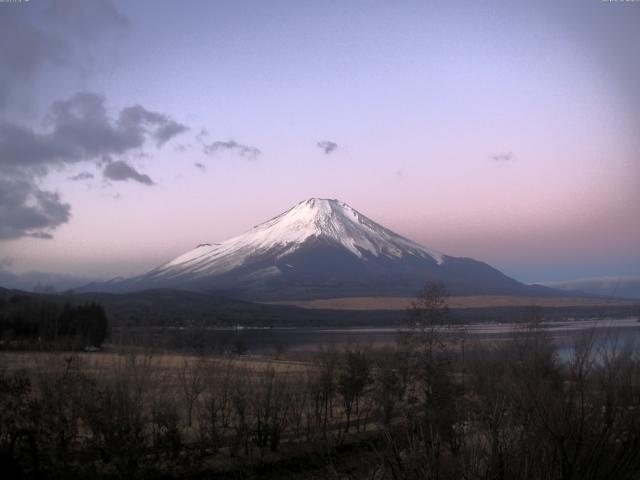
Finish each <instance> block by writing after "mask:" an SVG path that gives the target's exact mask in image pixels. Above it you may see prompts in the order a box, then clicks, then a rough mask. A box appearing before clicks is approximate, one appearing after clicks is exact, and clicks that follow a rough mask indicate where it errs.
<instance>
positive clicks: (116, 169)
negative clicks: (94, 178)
mask: <svg viewBox="0 0 640 480" xmlns="http://www.w3.org/2000/svg"><path fill="white" fill-rule="evenodd" d="M103 175H104V177H105V178H107V179H109V180H113V181H116V182H120V181H125V180H134V181H136V182H139V183H142V184H144V185H155V184H154V183H153V180H151V178H150V177H149V176H148V175H145V174H143V173H140V172H138V171H137V170H136V169H135V168H133V167H132V166H131V165H129V164H128V163H127V162H125V161H123V160H116V161H115V162H110V163H108V164H107V166H106V167H104V170H103Z"/></svg>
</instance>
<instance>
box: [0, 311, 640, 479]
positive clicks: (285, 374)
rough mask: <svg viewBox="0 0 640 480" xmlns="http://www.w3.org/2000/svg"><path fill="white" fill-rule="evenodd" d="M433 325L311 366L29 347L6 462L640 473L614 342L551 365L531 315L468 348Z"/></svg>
mask: <svg viewBox="0 0 640 480" xmlns="http://www.w3.org/2000/svg"><path fill="white" fill-rule="evenodd" d="M440 324H441V319H439V318H436V317H434V318H432V319H431V320H429V319H425V318H421V319H420V320H419V321H417V322H416V323H415V324H414V326H413V329H412V330H411V331H410V332H409V333H408V334H406V335H404V336H403V337H402V338H401V341H400V342H399V344H398V347H397V348H395V349H393V350H388V351H371V350H368V349H365V348H361V347H358V346H353V347H351V348H348V349H346V350H345V351H341V352H337V351H335V350H332V351H327V352H325V353H324V354H321V355H319V356H318V358H317V359H316V361H315V362H314V363H313V364H310V365H306V366H304V365H298V364H291V365H288V366H287V365H282V364H271V365H265V364H264V363H263V362H258V363H248V362H247V361H243V360H234V359H233V358H221V357H179V358H176V357H171V358H168V357H167V358H165V357H162V356H160V357H153V356H144V355H128V356H113V357H107V356H106V355H105V356H104V358H103V357H102V356H98V357H95V356H94V357H90V356H85V357H81V356H75V355H70V356H65V355H61V354H58V355H48V356H46V357H43V356H42V355H40V356H38V357H34V362H35V368H33V369H30V370H29V371H28V373H27V374H3V375H0V450H1V452H2V456H1V457H0V458H1V461H2V462H3V463H2V465H1V467H2V471H3V472H4V471H15V472H19V471H22V472H24V474H25V475H27V478H30V477H29V475H31V476H33V475H35V472H36V470H37V471H38V472H39V475H40V477H41V478H90V477H91V478H157V477H159V476H164V477H165V478H184V477H190V476H192V475H197V476H198V477H197V478H216V477H217V476H220V475H223V474H224V478H280V477H283V476H284V477H286V476H287V474H288V472H289V473H290V474H291V478H362V479H366V478H371V479H531V480H543V479H545V480H546V479H559V480H571V479H576V480H577V479H614V478H615V479H634V478H639V476H640V454H639V453H638V452H640V410H639V408H640V361H639V359H638V356H637V354H636V353H635V352H634V351H632V350H631V349H627V348H617V347H616V345H614V344H612V343H609V344H608V345H607V348H606V349H603V350H599V349H598V348H596V347H595V345H596V344H595V343H594V339H593V338H592V337H590V336H586V337H585V338H584V339H583V340H582V341H581V342H579V343H578V344H577V345H576V347H575V348H574V349H573V352H572V354H571V355H570V356H568V357H564V358H563V359H562V360H561V359H560V357H559V355H558V353H557V352H556V350H555V348H554V346H553V343H552V341H551V339H550V338H549V336H548V334H547V332H546V331H545V330H544V329H542V328H540V327H539V326H537V325H532V326H531V327H529V328H526V329H524V330H523V331H522V332H520V333H519V334H518V335H517V336H516V337H515V338H514V339H512V340H509V341H503V342H500V343H499V344H497V345H489V344H485V345H483V344H469V342H466V343H465V342H462V341H461V340H462V339H463V338H464V336H463V334H464V332H460V331H458V332H455V333H456V334H455V335H450V334H449V333H450V332H449V333H447V334H446V335H444V334H443V332H447V331H446V329H445V330H443V328H441V325H440ZM99 358H101V360H99V361H100V362H102V363H100V364H99V365H98V364H97V363H96V362H98V360H97V359H99ZM92 362H93V363H92ZM296 459H297V460H296ZM305 462H307V463H305ZM265 465H267V466H269V467H268V468H266V467H265ZM305 465H307V466H306V467H305ZM11 469H13V470H11ZM294 471H295V475H294ZM271 472H277V477H275V476H273V475H275V474H273V473H271ZM3 478H5V477H4V476H3Z"/></svg>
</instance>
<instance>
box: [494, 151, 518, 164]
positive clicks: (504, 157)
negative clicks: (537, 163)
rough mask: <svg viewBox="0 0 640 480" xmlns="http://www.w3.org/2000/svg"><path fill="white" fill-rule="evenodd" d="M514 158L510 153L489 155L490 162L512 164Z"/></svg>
mask: <svg viewBox="0 0 640 480" xmlns="http://www.w3.org/2000/svg"><path fill="white" fill-rule="evenodd" d="M515 159H516V156H515V155H514V154H513V153H512V152H504V153H496V154H494V155H491V160H493V161H494V162H513V161H514V160H515Z"/></svg>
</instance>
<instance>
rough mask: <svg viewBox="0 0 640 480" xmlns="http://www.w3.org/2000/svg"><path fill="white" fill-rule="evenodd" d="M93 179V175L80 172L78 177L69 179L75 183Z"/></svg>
mask: <svg viewBox="0 0 640 480" xmlns="http://www.w3.org/2000/svg"><path fill="white" fill-rule="evenodd" d="M92 178H93V173H90V172H80V173H78V174H77V175H73V176H71V177H69V180H73V181H74V182H78V181H80V180H91V179H92Z"/></svg>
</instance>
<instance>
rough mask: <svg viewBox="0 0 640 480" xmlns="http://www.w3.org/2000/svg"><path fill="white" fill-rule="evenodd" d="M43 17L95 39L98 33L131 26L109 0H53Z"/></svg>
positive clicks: (68, 30)
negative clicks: (88, 0)
mask: <svg viewBox="0 0 640 480" xmlns="http://www.w3.org/2000/svg"><path fill="white" fill-rule="evenodd" d="M45 17H46V19H47V20H48V21H49V22H50V24H51V25H52V26H54V27H59V28H60V29H63V30H64V31H65V32H68V33H71V34H73V35H76V36H79V37H81V38H83V39H95V38H96V36H97V35H98V34H99V33H104V32H106V31H110V30H112V31H124V30H128V29H129V28H130V27H131V21H130V20H129V19H128V18H127V17H126V16H125V15H123V14H122V13H120V12H119V11H118V10H117V9H116V8H115V7H114V5H113V3H111V1H110V0H92V1H90V2H87V1H86V0H53V1H52V2H51V5H50V6H49V8H48V9H47V10H46V12H45Z"/></svg>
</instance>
